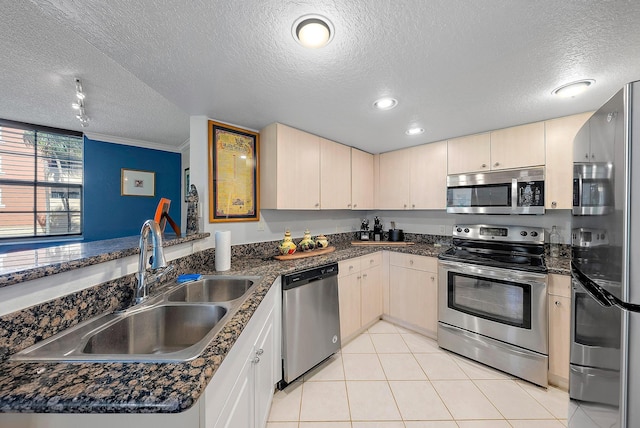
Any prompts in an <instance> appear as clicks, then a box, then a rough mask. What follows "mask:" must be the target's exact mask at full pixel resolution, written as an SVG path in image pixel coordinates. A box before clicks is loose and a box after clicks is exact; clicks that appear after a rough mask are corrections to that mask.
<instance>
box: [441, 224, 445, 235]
mask: <svg viewBox="0 0 640 428" xmlns="http://www.w3.org/2000/svg"><path fill="white" fill-rule="evenodd" d="M445 233H446V227H445V226H440V235H444V234H445Z"/></svg>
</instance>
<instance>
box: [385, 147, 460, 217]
mask: <svg viewBox="0 0 640 428" xmlns="http://www.w3.org/2000/svg"><path fill="white" fill-rule="evenodd" d="M446 165H447V143H446V141H440V142H437V143H430V144H423V145H421V146H416V147H411V148H408V149H402V150H396V151H393V152H387V153H383V154H381V155H380V166H379V177H378V180H379V181H377V182H379V186H380V187H379V195H378V208H381V209H402V210H404V209H445V207H446V178H447V171H446Z"/></svg>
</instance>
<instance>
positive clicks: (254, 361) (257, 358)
mask: <svg viewBox="0 0 640 428" xmlns="http://www.w3.org/2000/svg"><path fill="white" fill-rule="evenodd" d="M251 362H252V363H253V364H258V363H259V362H260V357H255V358H254V359H253V360H251Z"/></svg>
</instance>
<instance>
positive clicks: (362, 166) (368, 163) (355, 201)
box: [351, 147, 375, 210]
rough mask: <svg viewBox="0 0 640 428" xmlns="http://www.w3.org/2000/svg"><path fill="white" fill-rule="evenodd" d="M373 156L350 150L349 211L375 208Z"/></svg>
mask: <svg viewBox="0 0 640 428" xmlns="http://www.w3.org/2000/svg"><path fill="white" fill-rule="evenodd" d="M373 159H374V157H373V155H372V154H370V153H367V152H363V151H362V150H358V149H355V148H353V147H352V148H351V209H354V210H369V209H373V208H375V205H374V200H373V197H374V196H373V195H374V172H373V171H374V170H373Z"/></svg>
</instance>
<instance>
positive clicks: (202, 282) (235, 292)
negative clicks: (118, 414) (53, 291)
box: [11, 275, 259, 362]
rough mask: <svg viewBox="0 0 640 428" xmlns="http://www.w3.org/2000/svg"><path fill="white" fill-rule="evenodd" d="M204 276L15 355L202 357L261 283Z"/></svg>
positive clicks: (148, 359)
mask: <svg viewBox="0 0 640 428" xmlns="http://www.w3.org/2000/svg"><path fill="white" fill-rule="evenodd" d="M258 280H259V278H258V277H240V276H233V277H231V276H226V277H225V276H215V275H211V276H203V277H201V279H199V280H197V281H193V282H187V283H184V284H180V285H177V286H172V287H170V288H168V289H167V290H166V291H165V292H164V293H163V294H161V295H159V296H156V297H153V298H150V299H149V300H148V301H147V302H145V303H142V304H140V305H138V306H134V307H132V308H129V309H127V310H125V311H122V312H114V313H110V314H105V315H102V316H99V317H96V318H93V319H91V320H88V321H85V322H83V323H81V324H78V325H77V326H75V327H73V328H70V329H68V330H65V331H64V332H62V333H59V334H57V335H55V336H52V337H50V338H48V339H46V340H43V341H42V342H38V343H36V344H35V345H33V346H31V347H29V348H27V349H24V350H22V351H20V352H18V353H16V354H14V355H13V356H12V357H11V359H12V360H20V361H92V362H93V361H103V362H116V361H118V362H122V361H141V362H153V361H157V362H170V361H175V362H179V361H188V360H191V359H193V358H196V357H197V356H199V355H200V354H201V353H202V352H203V351H204V349H205V348H206V347H207V345H208V344H209V342H211V340H212V339H213V337H214V336H215V335H216V333H218V332H219V331H220V330H221V329H222V327H223V326H224V324H225V322H226V321H227V320H228V319H229V318H231V317H232V316H233V314H234V313H235V312H236V310H237V309H238V307H240V305H241V304H242V303H243V302H244V300H245V299H246V297H248V296H249V294H250V293H251V292H252V291H253V288H254V287H255V286H256V284H257V283H258Z"/></svg>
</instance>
